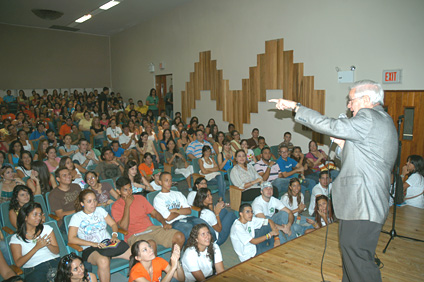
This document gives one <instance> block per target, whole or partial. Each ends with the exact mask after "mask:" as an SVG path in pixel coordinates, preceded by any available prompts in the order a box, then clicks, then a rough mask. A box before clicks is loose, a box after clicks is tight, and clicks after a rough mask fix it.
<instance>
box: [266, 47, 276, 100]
mask: <svg viewBox="0 0 424 282" xmlns="http://www.w3.org/2000/svg"><path fill="white" fill-rule="evenodd" d="M277 52H278V42H277V40H272V41H266V42H265V74H266V76H265V91H266V89H277V74H278V71H277V63H278V60H277ZM265 99H266V96H265Z"/></svg>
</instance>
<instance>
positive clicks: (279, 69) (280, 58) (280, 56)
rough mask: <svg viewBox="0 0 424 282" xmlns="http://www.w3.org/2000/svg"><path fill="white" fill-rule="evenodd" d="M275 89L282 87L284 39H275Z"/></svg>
mask: <svg viewBox="0 0 424 282" xmlns="http://www.w3.org/2000/svg"><path fill="white" fill-rule="evenodd" d="M277 89H284V39H278V40H277ZM281 98H282V97H281Z"/></svg>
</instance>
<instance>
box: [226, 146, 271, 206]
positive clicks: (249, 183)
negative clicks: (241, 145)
mask: <svg viewBox="0 0 424 282" xmlns="http://www.w3.org/2000/svg"><path fill="white" fill-rule="evenodd" d="M230 178H231V182H233V184H234V185H235V186H237V187H239V188H240V189H244V190H245V191H243V193H242V196H241V200H242V201H253V200H254V199H255V198H256V197H257V196H259V195H261V189H260V184H261V183H262V182H263V179H262V177H261V176H260V175H259V174H258V172H257V171H256V170H255V168H254V167H253V166H252V165H251V164H249V163H248V162H247V157H246V153H245V152H244V150H238V151H236V153H235V165H234V167H233V168H232V170H231V174H230Z"/></svg>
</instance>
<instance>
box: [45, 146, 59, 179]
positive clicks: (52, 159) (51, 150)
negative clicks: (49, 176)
mask: <svg viewBox="0 0 424 282" xmlns="http://www.w3.org/2000/svg"><path fill="white" fill-rule="evenodd" d="M46 154H47V160H45V161H44V163H45V164H46V165H47V168H48V169H49V172H50V173H52V172H54V171H55V170H56V169H57V168H58V167H59V162H60V158H59V157H58V156H57V154H56V147H53V146H49V147H48V148H47V149H46Z"/></svg>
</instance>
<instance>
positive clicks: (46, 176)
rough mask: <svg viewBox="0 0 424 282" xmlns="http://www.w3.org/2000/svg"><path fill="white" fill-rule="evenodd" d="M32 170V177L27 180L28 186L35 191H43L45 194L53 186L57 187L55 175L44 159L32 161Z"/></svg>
mask: <svg viewBox="0 0 424 282" xmlns="http://www.w3.org/2000/svg"><path fill="white" fill-rule="evenodd" d="M31 167H32V172H31V176H30V178H29V179H28V180H27V183H26V184H27V186H28V187H29V188H31V190H32V191H33V192H34V191H37V192H38V191H41V194H43V195H45V194H46V193H47V192H50V191H51V190H52V189H53V188H56V187H57V182H56V179H55V178H54V176H53V175H52V174H51V173H50V172H49V169H48V168H47V165H46V164H45V163H44V162H42V161H35V162H33V163H32V166H31Z"/></svg>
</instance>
